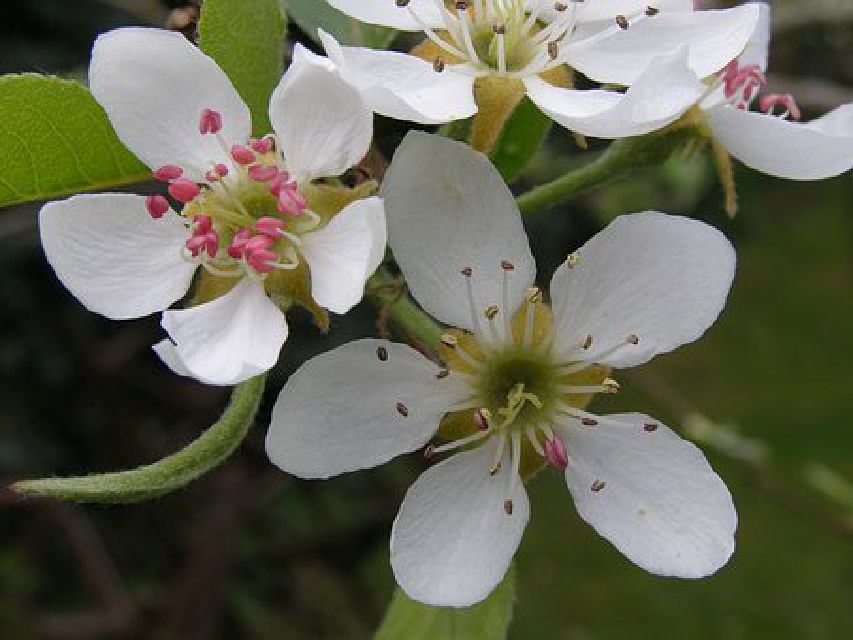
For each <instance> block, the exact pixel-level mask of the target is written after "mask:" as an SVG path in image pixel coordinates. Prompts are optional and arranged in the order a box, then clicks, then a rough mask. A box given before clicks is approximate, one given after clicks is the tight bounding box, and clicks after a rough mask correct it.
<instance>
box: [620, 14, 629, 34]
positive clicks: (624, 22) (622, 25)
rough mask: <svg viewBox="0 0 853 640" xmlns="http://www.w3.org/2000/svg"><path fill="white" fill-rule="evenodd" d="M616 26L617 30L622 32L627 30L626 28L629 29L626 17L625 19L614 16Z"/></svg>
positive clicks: (621, 16)
mask: <svg viewBox="0 0 853 640" xmlns="http://www.w3.org/2000/svg"><path fill="white" fill-rule="evenodd" d="M616 24H617V25H618V26H619V28H620V29H622V30H623V31H625V30H626V29H628V27H630V26H631V23H629V22H628V18H626V17H625V16H623V15H618V16H616Z"/></svg>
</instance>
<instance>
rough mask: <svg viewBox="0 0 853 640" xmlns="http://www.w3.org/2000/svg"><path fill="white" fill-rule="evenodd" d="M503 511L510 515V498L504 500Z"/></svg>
mask: <svg viewBox="0 0 853 640" xmlns="http://www.w3.org/2000/svg"><path fill="white" fill-rule="evenodd" d="M504 512H505V513H506V514H507V515H508V516H511V515H512V500H504Z"/></svg>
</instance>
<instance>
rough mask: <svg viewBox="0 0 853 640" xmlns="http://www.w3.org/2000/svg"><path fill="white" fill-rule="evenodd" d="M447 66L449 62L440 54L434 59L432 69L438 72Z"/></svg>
mask: <svg viewBox="0 0 853 640" xmlns="http://www.w3.org/2000/svg"><path fill="white" fill-rule="evenodd" d="M446 68H447V63H445V62H444V58H442V57H441V56H438V57H437V58H436V59H435V60H433V61H432V69H433V71H435V72H436V73H441V72H442V71H444V70H445V69H446Z"/></svg>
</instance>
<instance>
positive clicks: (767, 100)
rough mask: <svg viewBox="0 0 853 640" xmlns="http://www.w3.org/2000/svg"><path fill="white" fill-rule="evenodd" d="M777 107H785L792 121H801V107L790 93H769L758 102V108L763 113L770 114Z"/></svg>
mask: <svg viewBox="0 0 853 640" xmlns="http://www.w3.org/2000/svg"><path fill="white" fill-rule="evenodd" d="M776 105H780V106H782V107H784V108H785V110H786V111H787V113H788V115H789V116H791V119H792V120H799V119H800V118H801V117H802V113H801V112H800V107H799V106H798V105H797V102H796V100H794V96H792V95H791V94H790V93H785V94H778V93H769V94H767V95H766V96H762V97H761V98H760V99H759V100H758V108H759V109H761V110H762V111H766V112H770V111H772V110H773V107H775V106H776Z"/></svg>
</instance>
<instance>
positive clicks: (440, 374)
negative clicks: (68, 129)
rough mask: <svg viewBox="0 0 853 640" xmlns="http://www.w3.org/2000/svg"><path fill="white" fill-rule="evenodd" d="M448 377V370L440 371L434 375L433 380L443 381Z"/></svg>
mask: <svg viewBox="0 0 853 640" xmlns="http://www.w3.org/2000/svg"><path fill="white" fill-rule="evenodd" d="M449 375H450V370H449V369H442V370H441V371H439V372H438V373H436V374H435V379H436V380H444V379H445V378H446V377H447V376H449Z"/></svg>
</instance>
